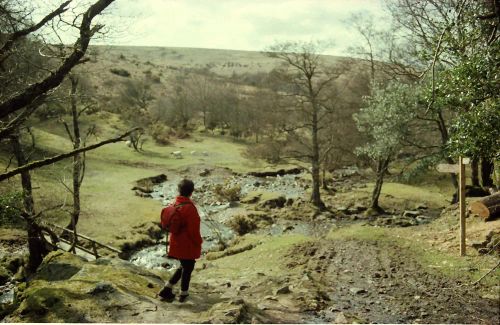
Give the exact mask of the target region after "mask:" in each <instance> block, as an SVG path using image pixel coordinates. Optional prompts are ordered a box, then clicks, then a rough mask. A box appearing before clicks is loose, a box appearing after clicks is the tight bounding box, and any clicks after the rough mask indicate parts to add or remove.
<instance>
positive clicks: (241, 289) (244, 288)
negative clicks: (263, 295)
mask: <svg viewBox="0 0 500 325" xmlns="http://www.w3.org/2000/svg"><path fill="white" fill-rule="evenodd" d="M248 288H250V286H247V285H241V286H239V288H238V290H239V291H243V290H246V289H248Z"/></svg>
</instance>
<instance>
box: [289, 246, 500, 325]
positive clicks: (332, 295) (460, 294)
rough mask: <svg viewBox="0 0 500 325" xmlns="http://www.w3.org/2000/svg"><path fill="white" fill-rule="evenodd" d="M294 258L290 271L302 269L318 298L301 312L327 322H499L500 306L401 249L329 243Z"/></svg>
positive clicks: (304, 304) (304, 301)
mask: <svg viewBox="0 0 500 325" xmlns="http://www.w3.org/2000/svg"><path fill="white" fill-rule="evenodd" d="M291 255H293V256H296V257H297V259H296V260H295V261H294V262H292V263H290V264H289V267H290V268H301V269H303V274H304V276H303V278H302V279H301V280H300V281H302V283H304V282H306V283H309V287H310V289H313V288H315V290H313V291H314V292H316V295H315V296H316V297H315V299H314V300H311V299H310V298H308V299H302V300H301V299H300V298H297V303H298V304H299V306H300V307H299V308H301V309H302V310H303V311H307V310H313V311H314V312H315V314H316V315H317V317H318V318H319V319H320V320H321V321H323V322H363V323H373V322H375V323H413V322H415V323H483V324H498V323H499V321H500V319H499V317H500V305H499V301H498V300H491V299H485V298H481V296H480V294H479V292H478V290H476V289H474V288H473V287H470V286H465V285H463V284H462V283H459V282H457V281H455V280H452V279H448V278H445V277H442V276H438V275H435V274H430V273H428V272H427V271H425V270H424V269H423V268H422V266H421V265H419V264H418V263H416V262H415V261H414V260H412V259H411V258H409V256H407V255H406V254H405V252H404V251H402V250H399V249H398V247H388V246H387V245H383V246H382V245H381V244H379V243H377V242H375V241H374V242H366V241H340V240H339V241H332V240H329V241H322V242H318V243H317V244H315V245H312V246H311V245H308V244H306V245H299V246H297V247H295V249H294V250H293V251H292V252H291ZM298 284H301V283H300V282H299V283H298ZM298 288H300V286H299V287H298ZM300 290H301V289H299V290H298V291H300ZM307 291H309V293H310V294H311V290H307Z"/></svg>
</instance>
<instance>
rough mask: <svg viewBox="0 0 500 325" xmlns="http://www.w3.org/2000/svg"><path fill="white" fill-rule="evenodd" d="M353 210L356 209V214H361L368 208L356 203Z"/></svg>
mask: <svg viewBox="0 0 500 325" xmlns="http://www.w3.org/2000/svg"><path fill="white" fill-rule="evenodd" d="M354 209H356V211H357V212H363V211H366V210H367V209H368V208H367V207H365V206H364V205H362V204H359V203H356V204H355V205H354Z"/></svg>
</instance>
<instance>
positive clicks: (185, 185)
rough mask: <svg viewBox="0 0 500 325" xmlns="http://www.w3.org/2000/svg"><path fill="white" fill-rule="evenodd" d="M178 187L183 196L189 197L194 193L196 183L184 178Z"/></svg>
mask: <svg viewBox="0 0 500 325" xmlns="http://www.w3.org/2000/svg"><path fill="white" fill-rule="evenodd" d="M177 189H178V190H179V194H180V195H181V196H185V197H189V196H191V194H193V191H194V183H193V181H192V180H189V179H183V180H182V181H180V183H179V185H177Z"/></svg>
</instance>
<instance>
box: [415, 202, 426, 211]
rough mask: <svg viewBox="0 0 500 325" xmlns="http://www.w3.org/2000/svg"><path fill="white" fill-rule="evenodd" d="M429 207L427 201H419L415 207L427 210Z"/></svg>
mask: <svg viewBox="0 0 500 325" xmlns="http://www.w3.org/2000/svg"><path fill="white" fill-rule="evenodd" d="M428 208H429V207H428V206H427V204H425V203H418V204H417V205H416V206H415V209H417V210H427V209H428Z"/></svg>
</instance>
